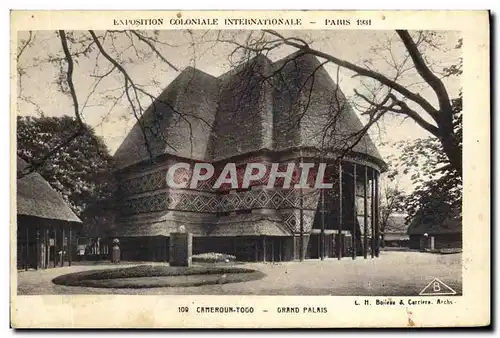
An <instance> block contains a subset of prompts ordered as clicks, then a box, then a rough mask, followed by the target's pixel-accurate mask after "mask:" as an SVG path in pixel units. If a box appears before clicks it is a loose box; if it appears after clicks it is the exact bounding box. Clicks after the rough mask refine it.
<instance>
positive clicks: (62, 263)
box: [61, 225, 64, 266]
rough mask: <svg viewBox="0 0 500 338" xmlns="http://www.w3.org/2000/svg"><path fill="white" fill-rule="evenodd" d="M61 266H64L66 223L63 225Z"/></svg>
mask: <svg viewBox="0 0 500 338" xmlns="http://www.w3.org/2000/svg"><path fill="white" fill-rule="evenodd" d="M61 266H64V225H63V226H61Z"/></svg>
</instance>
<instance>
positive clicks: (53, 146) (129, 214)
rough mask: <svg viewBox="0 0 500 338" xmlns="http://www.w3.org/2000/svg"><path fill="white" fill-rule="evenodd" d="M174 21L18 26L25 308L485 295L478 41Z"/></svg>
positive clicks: (363, 23) (287, 308) (230, 309)
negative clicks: (28, 299) (467, 122)
mask: <svg viewBox="0 0 500 338" xmlns="http://www.w3.org/2000/svg"><path fill="white" fill-rule="evenodd" d="M160 13H161V12H158V13H157V15H156V16H152V17H150V16H147V17H144V18H142V17H141V16H140V15H122V16H115V19H113V20H112V21H111V22H110V26H114V27H110V29H106V30H101V29H95V30H94V29H89V30H83V29H82V30H75V29H71V30H69V29H57V30H54V29H52V30H47V29H38V30H35V29H32V30H31V29H30V30H28V29H20V30H18V31H16V32H15V34H14V33H13V34H14V36H15V38H16V41H15V45H16V48H15V49H13V50H12V53H13V54H14V56H13V59H14V61H15V67H13V68H12V71H13V72H15V74H12V76H15V81H13V82H12V84H13V86H14V85H15V97H13V98H12V99H13V100H15V102H16V107H15V112H13V114H14V115H12V119H13V120H15V122H13V123H14V124H15V130H14V132H13V137H15V141H14V140H13V144H14V145H15V150H14V151H13V154H14V156H15V159H12V161H13V162H14V163H15V164H12V165H13V166H15V168H16V169H15V171H14V172H15V173H16V177H15V180H16V182H15V187H13V186H11V189H15V199H16V203H15V210H16V214H15V216H14V215H12V216H11V217H12V218H13V221H12V222H13V223H12V225H11V226H13V227H14V228H15V230H14V234H15V236H14V237H13V238H12V241H11V243H12V244H11V247H12V249H11V250H12V255H13V256H12V263H11V264H12V265H15V270H14V271H16V272H15V274H16V276H15V284H14V286H13V287H14V291H13V292H15V293H16V294H17V296H45V295H46V296H48V295H51V296H64V295H67V296H69V295H74V296H77V295H127V296H134V295H135V296H137V295H157V296H163V295H178V296H187V295H193V296H194V295H198V296H231V295H232V296H301V297H306V296H324V297H330V298H334V296H350V297H361V298H353V301H352V305H353V306H363V305H365V306H368V305H381V306H391V305H394V306H395V305H402V304H404V305H405V306H403V307H402V308H403V310H401V311H403V312H404V311H406V312H405V316H406V313H408V319H407V321H408V323H405V324H407V326H414V325H415V323H413V319H411V318H410V317H411V311H410V310H408V306H413V305H415V306H417V305H427V306H430V305H436V304H437V305H440V304H454V303H456V299H459V298H460V297H461V296H464V295H466V292H465V291H464V288H463V282H464V275H463V271H464V258H463V257H462V255H463V250H465V249H464V248H465V245H464V243H465V241H466V238H465V236H463V230H464V223H463V221H462V219H463V213H464V207H463V205H464V204H463V196H464V195H463V190H464V189H463V181H464V180H463V173H464V170H463V162H464V161H465V159H464V155H463V154H464V152H463V142H465V141H463V133H462V127H463V119H462V116H463V97H464V96H466V95H464V94H463V92H464V74H463V73H464V52H463V48H464V35H463V32H462V31H460V30H457V29H449V30H443V29H408V30H405V29H398V30H390V29H373V28H371V29H363V28H368V27H369V26H371V25H372V24H374V22H373V21H372V20H373V19H364V18H362V19H360V18H357V17H354V16H352V17H347V16H344V17H342V16H337V17H332V16H325V18H323V17H321V16H320V17H318V20H317V23H318V25H319V27H318V28H320V29H304V28H301V27H299V26H300V25H301V24H302V23H303V22H305V21H310V20H306V19H303V18H302V19H301V17H300V16H299V15H298V13H292V14H291V16H290V17H285V18H279V19H273V17H272V16H262V17H258V18H253V19H252V18H246V19H244V18H245V16H243V12H241V13H239V15H235V14H234V13H232V12H228V13H226V15H225V17H226V18H225V19H220V18H219V19H214V18H212V19H210V18H209V15H206V16H204V17H201V16H199V17H198V16H196V15H194V14H192V13H189V12H183V13H180V12H179V13H174V12H172V13H168V16H166V15H160ZM137 14H140V13H137ZM222 14H224V13H222ZM295 14H297V15H295ZM384 18H385V17H384ZM382 20H384V19H382ZM315 23H316V22H308V24H315ZM218 24H224V25H226V29H221V28H217V27H216V25H218ZM165 25H170V27H171V28H170V29H164V28H163V26H165ZM209 25H213V26H214V27H210V28H208V29H207V28H206V27H207V26H209ZM228 25H236V27H235V28H228V27H227V26H228ZM239 25H247V28H245V29H241V28H238V27H239ZM270 25H273V27H271V28H263V29H261V28H259V27H260V26H266V27H267V26H270ZM131 26H133V27H131ZM157 26H158V27H157ZM341 26H344V27H343V28H345V26H350V29H341ZM352 26H357V27H356V28H353V27H352ZM61 27H62V26H61ZM144 27H145V28H144ZM200 27H202V28H200ZM332 27H333V28H332ZM142 28H144V29H142ZM227 28H228V29H227ZM485 76H487V74H485ZM487 77H488V76H487ZM465 111H466V110H465ZM477 113H478V112H477V111H476V114H477ZM464 115H465V114H464ZM485 116H486V117H488V114H485ZM487 127H488V130H489V125H488V126H487ZM488 159H489V158H488ZM488 166H489V164H488ZM470 174H471V173H470V171H469V172H468V175H470ZM472 175H473V174H472ZM484 188H485V189H486V188H487V187H486V186H485V187H484ZM486 226H488V225H487V224H486ZM485 240H487V241H488V240H489V239H487V238H485ZM477 245H479V243H477ZM14 257H15V258H14ZM485 282H487V281H485ZM485 285H486V284H485ZM469 296H471V295H469ZM362 297H370V298H362ZM373 297H374V298H373ZM394 297H410V298H409V299H407V298H401V299H404V300H400V299H399V298H394ZM435 297H441V298H437V299H436V298H435ZM443 297H444V298H443ZM322 299H323V298H322ZM213 304H215V303H213ZM213 304H212V305H207V306H195V305H191V306H187V305H186V306H180V307H178V308H176V312H180V313H182V312H185V313H188V312H196V313H198V314H199V313H205V312H206V313H211V314H216V313H249V314H251V313H253V312H254V311H256V309H255V308H254V307H253V306H245V304H243V303H242V304H243V305H229V306H226V305H220V306H219V305H217V304H215V305H213ZM280 304H281V303H279V304H278V303H277V305H276V306H275V307H273V308H269V309H268V308H267V307H266V308H265V309H264V310H259V312H262V311H264V312H267V311H269V312H271V313H273V314H276V313H277V314H282V313H291V314H294V313H300V314H304V313H305V314H307V313H311V314H326V313H328V312H329V311H330V314H331V311H332V310H333V309H332V308H331V307H328V306H325V305H324V304H323V305H322V304H320V302H315V303H311V305H310V306H295V305H293V304H288V303H287V304H285V303H283V305H280ZM373 310H377V308H372V311H373ZM436 310H437V309H436ZM412 323H413V325H412Z"/></svg>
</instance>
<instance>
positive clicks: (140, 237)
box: [114, 53, 386, 261]
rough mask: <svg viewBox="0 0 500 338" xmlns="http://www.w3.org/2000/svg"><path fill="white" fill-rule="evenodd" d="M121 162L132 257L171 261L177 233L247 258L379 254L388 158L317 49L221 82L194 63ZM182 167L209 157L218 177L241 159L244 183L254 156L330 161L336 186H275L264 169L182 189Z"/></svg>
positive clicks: (128, 143) (250, 67)
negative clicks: (172, 172)
mask: <svg viewBox="0 0 500 338" xmlns="http://www.w3.org/2000/svg"><path fill="white" fill-rule="evenodd" d="M114 158H115V161H116V164H117V166H118V170H117V172H116V175H117V178H118V180H119V187H120V191H119V194H118V195H119V198H118V202H117V216H118V217H117V220H118V223H117V226H116V229H117V232H116V236H117V237H118V238H120V242H121V250H122V259H126V260H134V259H136V260H167V259H168V245H169V235H170V233H172V232H178V231H188V232H190V233H192V234H193V253H202V252H221V253H228V254H234V255H235V256H236V257H237V259H239V260H253V261H286V260H295V259H303V258H320V257H321V258H323V257H338V258H341V257H343V256H352V257H353V258H355V257H356V256H357V255H363V256H365V257H367V256H368V255H371V256H372V257H373V256H376V255H378V242H379V241H378V240H376V239H377V238H379V230H378V229H379V228H378V217H377V215H378V199H379V198H378V195H379V193H378V191H379V189H378V178H379V174H380V172H382V171H383V170H384V169H385V166H386V164H385V162H384V161H383V159H382V158H381V156H380V154H379V152H378V151H377V149H376V147H375V145H374V144H373V142H372V141H371V140H370V138H369V136H367V135H365V133H364V132H363V124H362V123H361V122H360V120H359V119H358V117H357V116H356V114H355V112H354V111H353V109H352V108H351V106H350V105H349V103H348V102H347V100H346V98H345V96H344V95H343V94H342V92H341V90H340V89H339V87H338V86H337V85H336V84H335V83H334V81H333V80H332V78H331V77H330V75H329V74H328V72H327V71H326V70H325V69H324V67H323V65H322V64H321V63H320V61H319V60H318V59H316V58H315V57H314V56H311V55H307V54H305V55H303V54H300V53H296V54H292V55H290V56H288V57H286V58H284V59H282V60H279V61H276V62H272V61H270V60H269V59H268V58H266V57H265V56H263V55H259V56H257V57H255V58H253V59H250V60H249V61H247V62H246V63H243V64H241V65H240V66H238V67H236V68H234V69H232V70H230V71H229V72H228V73H226V74H223V75H221V76H219V77H214V76H211V75H209V74H206V73H204V72H202V71H200V70H198V69H194V68H191V67H188V68H186V69H185V70H184V71H183V72H181V73H180V74H179V75H178V76H177V78H176V79H175V80H174V81H173V82H172V83H170V85H169V86H168V87H167V88H166V89H165V90H164V91H163V93H161V95H160V96H159V97H158V99H157V100H156V101H155V102H154V103H153V104H152V105H151V106H150V107H149V108H148V110H147V111H146V112H145V113H144V115H143V116H142V118H141V119H140V120H139V121H138V122H137V123H136V125H135V126H134V127H133V128H132V129H131V131H130V132H129V134H128V135H127V137H126V138H125V140H124V141H123V143H122V145H121V146H120V147H119V149H118V150H117V152H116V153H115V156H114ZM179 162H185V163H189V164H195V163H200V162H201V163H211V164H212V165H213V166H214V167H215V172H216V173H218V172H220V170H221V169H222V168H223V167H224V166H225V165H226V164H227V163H236V166H237V168H238V180H239V181H241V179H242V176H243V170H244V169H243V168H244V166H245V165H246V164H247V163H255V162H258V163H262V164H264V165H265V166H266V167H270V166H271V164H272V163H281V164H282V165H285V167H286V164H287V163H295V164H299V163H301V162H303V163H305V162H308V163H315V164H319V163H326V164H327V167H326V179H325V180H326V181H327V182H330V183H332V184H333V187H332V188H330V189H327V190H319V189H315V188H308V189H298V188H294V187H293V185H292V186H291V188H284V187H283V186H282V185H281V186H280V184H279V183H278V184H277V185H275V186H273V187H272V188H268V187H267V186H266V182H267V179H268V178H269V177H268V175H266V176H265V177H264V178H263V179H262V180H259V181H256V182H253V183H252V184H251V185H250V186H249V187H248V188H238V189H233V188H232V187H231V186H229V185H222V186H221V187H220V188H218V189H214V188H213V183H214V181H215V178H216V175H214V179H213V180H209V181H204V182H202V183H203V184H201V186H198V187H197V188H196V189H190V188H189V185H188V186H187V187H185V188H172V187H169V186H167V182H166V174H167V170H168V168H169V167H171V166H172V165H174V164H176V163H179ZM191 168H192V167H191ZM280 168H281V167H280ZM315 168H317V167H315ZM191 174H192V172H191V171H190V170H184V171H182V170H178V171H176V176H175V179H176V180H178V181H181V182H182V181H183V180H184V181H186V182H189V180H190V179H191ZM278 182H279V181H278ZM282 183H283V182H282V181H281V184H282Z"/></svg>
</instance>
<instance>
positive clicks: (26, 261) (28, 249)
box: [24, 224, 30, 271]
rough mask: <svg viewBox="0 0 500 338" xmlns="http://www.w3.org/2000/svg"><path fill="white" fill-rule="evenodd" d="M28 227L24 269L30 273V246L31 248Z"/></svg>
mask: <svg viewBox="0 0 500 338" xmlns="http://www.w3.org/2000/svg"><path fill="white" fill-rule="evenodd" d="M28 228H29V227H28V225H27V224H26V231H25V234H26V247H25V250H24V251H25V252H24V253H25V258H24V269H25V270H26V271H28V266H29V251H30V246H29V230H28Z"/></svg>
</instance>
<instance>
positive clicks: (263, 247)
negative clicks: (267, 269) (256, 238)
mask: <svg viewBox="0 0 500 338" xmlns="http://www.w3.org/2000/svg"><path fill="white" fill-rule="evenodd" d="M262 255H263V259H262V261H263V262H264V263H265V262H266V236H262Z"/></svg>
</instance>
